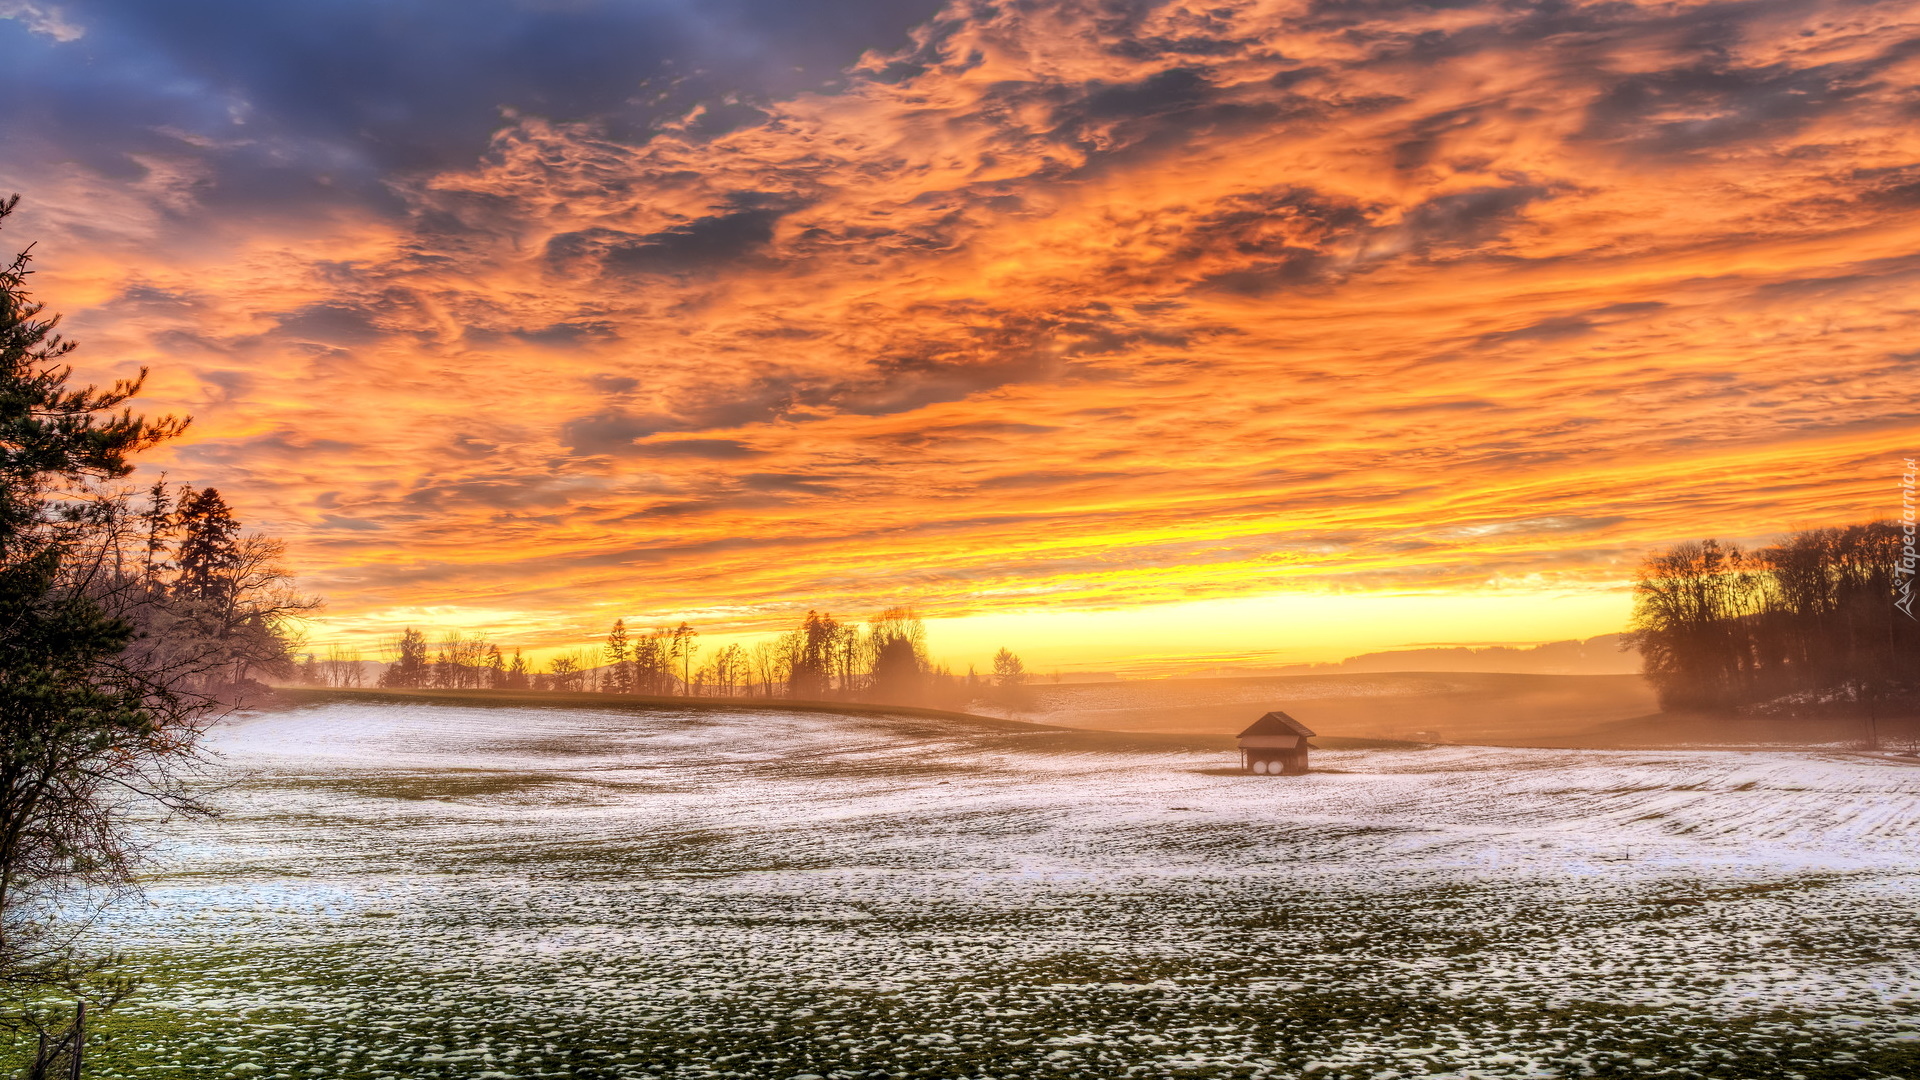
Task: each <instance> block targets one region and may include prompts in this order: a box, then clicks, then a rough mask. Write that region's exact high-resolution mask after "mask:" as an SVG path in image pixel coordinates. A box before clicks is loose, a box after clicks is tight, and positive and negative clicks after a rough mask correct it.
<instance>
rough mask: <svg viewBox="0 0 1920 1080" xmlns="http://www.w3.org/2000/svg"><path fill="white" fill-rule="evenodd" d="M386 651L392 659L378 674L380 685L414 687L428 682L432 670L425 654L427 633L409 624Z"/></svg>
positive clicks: (398, 687) (403, 687)
mask: <svg viewBox="0 0 1920 1080" xmlns="http://www.w3.org/2000/svg"><path fill="white" fill-rule="evenodd" d="M388 652H389V654H390V655H392V656H393V658H394V659H393V662H392V663H390V664H389V665H388V666H387V670H386V672H385V673H384V674H382V675H381V676H380V685H381V686H388V687H393V688H396V689H414V688H418V687H422V686H426V685H427V684H428V680H429V679H430V678H431V677H432V673H433V672H432V665H431V662H430V661H429V658H428V656H427V635H425V634H423V633H421V632H420V631H418V630H415V629H414V628H413V627H411V626H409V627H407V628H406V630H404V631H402V632H401V634H400V637H399V638H398V639H397V640H395V641H394V642H393V644H392V645H391V646H389V649H388Z"/></svg>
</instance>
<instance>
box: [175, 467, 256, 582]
mask: <svg viewBox="0 0 1920 1080" xmlns="http://www.w3.org/2000/svg"><path fill="white" fill-rule="evenodd" d="M177 518H178V524H179V529H180V533H181V537H180V547H179V551H178V553H177V554H176V555H175V560H176V562H177V563H178V564H179V577H178V579H177V585H176V586H175V587H176V588H178V589H180V590H181V591H183V592H185V593H186V595H188V596H191V597H194V598H196V599H200V600H219V599H223V597H222V596H221V595H220V590H221V589H222V588H223V587H224V586H225V585H227V584H228V583H229V582H231V581H232V580H233V571H234V569H235V568H236V567H238V565H239V563H240V540H239V538H240V523H239V522H238V521H236V520H234V517H233V511H232V510H231V509H230V508H229V507H228V506H227V501H226V500H225V499H223V498H221V497H220V492H218V491H216V490H214V489H213V488H206V489H204V490H202V491H198V492H195V491H193V490H192V489H183V490H182V492H181V499H180V509H179V511H178V514H177Z"/></svg>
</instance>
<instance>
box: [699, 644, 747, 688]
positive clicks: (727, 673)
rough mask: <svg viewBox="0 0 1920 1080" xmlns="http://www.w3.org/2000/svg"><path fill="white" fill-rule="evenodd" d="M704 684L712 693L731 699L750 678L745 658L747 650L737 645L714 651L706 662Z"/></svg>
mask: <svg viewBox="0 0 1920 1080" xmlns="http://www.w3.org/2000/svg"><path fill="white" fill-rule="evenodd" d="M704 670H705V672H706V676H707V677H706V680H705V684H706V685H707V686H709V687H711V688H712V691H713V693H715V694H718V695H720V696H722V697H732V696H734V695H735V694H737V693H739V692H740V689H741V687H742V686H743V685H744V684H745V683H746V682H747V680H748V679H750V678H751V677H752V675H751V667H750V665H749V661H748V658H747V650H745V649H744V648H741V647H740V646H739V645H726V646H723V647H721V648H719V649H716V650H714V653H713V658H712V659H711V660H709V661H707V665H706V668H705V669H704Z"/></svg>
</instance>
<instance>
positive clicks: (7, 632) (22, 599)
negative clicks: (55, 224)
mask: <svg viewBox="0 0 1920 1080" xmlns="http://www.w3.org/2000/svg"><path fill="white" fill-rule="evenodd" d="M18 203H19V196H17V195H16V196H14V197H12V198H10V199H5V200H0V221H4V220H5V219H6V218H7V217H8V216H9V215H11V214H12V213H13V211H14V208H15V206H17V205H18ZM30 251H31V249H29V251H27V252H22V253H21V254H20V255H19V256H17V257H16V258H15V259H14V260H13V261H12V262H11V263H10V264H7V265H5V267H4V268H0V979H3V980H5V981H7V982H10V983H12V984H13V985H14V986H15V987H20V986H23V985H27V984H31V983H32V982H33V981H34V980H35V978H36V976H35V975H34V972H35V971H39V972H43V973H49V972H52V971H54V967H50V966H48V965H56V966H57V963H58V961H59V960H60V956H59V955H58V953H57V952H56V953H48V952H42V951H39V950H40V949H42V948H43V947H45V946H46V943H47V938H46V936H45V934H44V930H45V928H46V926H47V923H46V918H47V917H48V915H47V913H48V912H50V911H53V910H56V909H55V908H54V907H53V906H52V902H53V901H54V900H55V899H56V898H57V897H58V896H59V895H60V894H61V893H62V892H63V891H65V890H66V889H68V888H70V887H72V886H76V885H85V884H99V885H115V884H120V883H123V882H124V881H125V880H126V873H127V869H128V860H129V851H130V848H129V845H128V841H127V839H126V833H125V825H124V822H125V815H126V814H127V813H128V812H129V810H131V809H132V808H133V806H134V805H135V801H134V799H130V798H129V796H134V797H136V798H137V797H139V796H147V797H150V798H158V799H159V800H160V801H161V802H163V803H167V804H170V805H174V806H182V805H190V803H189V802H188V801H187V800H186V798H185V796H184V795H183V794H182V793H181V789H180V787H179V786H178V784H179V782H178V780H177V775H178V773H177V770H175V769H170V768H169V767H168V766H169V765H170V764H177V763H178V762H180V761H181V760H183V759H187V758H191V757H192V756H193V753H194V750H193V747H194V742H195V737H196V734H197V730H198V729H197V727H196V725H195V709H194V708H193V707H191V706H189V705H185V704H183V703H182V702H181V701H180V700H179V699H177V698H176V697H174V696H173V694H172V693H171V692H170V691H169V690H168V688H167V686H166V685H165V684H164V683H163V682H158V681H156V678H155V677H154V676H153V675H152V673H150V672H145V671H142V670H138V669H137V667H135V666H132V665H129V664H127V663H125V662H123V661H122V660H121V659H120V657H121V653H122V652H123V650H124V649H125V648H126V646H127V644H128V642H129V641H130V640H131V638H132V627H131V626H130V624H129V623H127V622H126V621H124V620H122V619H119V618H115V617H113V616H110V615H109V614H108V613H107V612H106V611H104V610H103V609H102V608H101V606H100V604H99V603H98V602H97V601H96V600H95V599H94V598H92V597H91V596H89V595H88V594H87V592H86V591H85V589H84V587H83V586H82V584H81V580H82V579H81V577H80V576H79V575H77V574H76V573H75V572H73V568H72V566H71V565H70V563H71V562H73V561H74V558H75V555H76V548H77V546H78V544H79V542H80V539H81V538H82V537H84V535H85V530H86V528H87V527H88V526H89V524H91V523H92V520H93V519H89V518H88V517H87V516H86V515H85V513H84V512H76V511H79V510H82V509H83V506H82V504H80V503H78V502H76V501H75V499H74V498H73V497H76V496H83V495H85V494H86V493H88V492H89V491H90V490H91V489H92V486H93V485H95V484H97V483H98V482H100V481H103V480H114V479H119V478H121V477H124V476H126V475H127V474H128V473H129V472H130V471H131V470H132V464H131V460H130V459H131V458H132V456H133V455H134V454H136V453H138V452H140V451H141V450H144V449H146V448H148V447H150V446H152V445H154V444H156V443H158V442H161V441H163V440H165V439H168V438H171V437H173V436H175V435H177V434H179V433H180V432H181V431H182V430H184V429H185V427H186V421H184V420H175V419H172V418H167V419H163V420H158V421H149V420H146V419H144V418H142V417H138V416H135V415H133V413H132V412H131V411H130V410H129V409H127V408H125V407H124V406H125V403H126V402H127V400H128V399H130V398H132V397H133V396H134V395H135V394H137V393H138V392H139V390H140V385H141V382H142V380H144V378H145V377H146V372H145V371H144V370H142V371H141V373H140V375H139V376H138V377H136V378H133V379H123V380H121V381H119V382H117V383H115V384H114V385H113V386H112V387H111V388H109V389H107V390H101V389H98V388H96V387H92V386H87V387H81V388H74V387H70V386H68V385H67V380H68V378H69V377H70V376H71V374H72V369H71V368H70V367H69V366H67V365H66V364H65V363H63V362H62V361H63V358H64V357H65V356H67V355H68V354H69V353H70V352H72V350H73V348H74V345H73V343H72V342H69V341H64V340H62V339H61V337H60V336H59V334H57V333H56V332H55V328H56V326H57V325H58V323H59V317H58V316H47V317H43V313H44V311H45V307H44V305H42V304H40V303H38V302H36V301H34V300H33V299H32V297H31V296H30V295H29V294H28V292H27V288H26V284H27V277H28V275H29V273H30V272H29V271H28V269H27V266H28V262H29V259H30ZM47 977H48V978H49V979H51V978H52V976H51V975H48V976H47Z"/></svg>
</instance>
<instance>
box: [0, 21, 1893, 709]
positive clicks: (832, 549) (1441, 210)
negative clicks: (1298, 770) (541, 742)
mask: <svg viewBox="0 0 1920 1080" xmlns="http://www.w3.org/2000/svg"><path fill="white" fill-rule="evenodd" d="M1916 87H1920V3H1858V4H1847V3H1822V2H1814V0H1809V2H1797V3H1778V2H1774V3H1738V2H1731V3H1658V4H1654V3H1643V4H1638V5H1636V4H1633V3H1626V2H1605V3H1592V4H1580V3H1552V2H1545V3H1538V4H1524V3H1518V2H1508V3H1470V2H1454V0H1448V2H1444V3H1436V4H1430V5H1420V4H1406V3H1398V2H1386V0H1325V2H1279V3H1267V2H1245V3H1242V2H1226V0H1217V2H1208V3H1204V4H1202V3H1179V2H1174V3H1146V2H1141V3H1120V2H1105V3H1081V2H1060V3H1042V2H1029V3H989V2H973V3H953V4H947V5H944V6H943V5H936V4H931V3H916V2H900V0H702V2H699V3H692V2H685V3H683V2H678V0H651V2H626V3H618V2H612V0H520V2H515V0H444V2H439V0H420V2H415V3H403V4H400V3H391V2H384V0H334V2H325V0H290V2H286V3H278V2H276V3H254V2H244V0H178V2H175V3H168V4H158V3H154V2H152V0H97V2H96V0H82V2H76V3H66V4H58V5H56V4H50V3H42V2H39V0H0V95H3V98H0V100H4V101H5V103H6V105H5V108H4V110H3V112H0V151H3V152H0V194H3V193H4V192H6V191H19V192H21V193H22V194H23V197H24V198H23V203H22V208H21V212H20V213H19V215H18V216H17V217H16V218H15V219H14V220H13V222H11V223H10V225H9V228H8V232H7V235H6V236H5V237H4V239H5V240H6V241H7V242H9V243H12V244H14V245H16V246H17V245H20V244H24V243H26V242H27V241H29V240H32V241H37V242H38V243H39V247H38V249H37V253H38V261H37V263H36V265H37V266H38V268H39V270H40V273H39V274H38V275H37V276H36V277H35V278H34V279H33V282H34V289H35V291H36V292H37V294H38V295H40V296H41V297H42V298H44V299H46V300H48V301H49V302H50V303H51V305H52V306H53V307H54V308H56V309H58V310H62V311H64V312H65V314H66V323H65V327H66V329H67V330H68V331H69V332H70V334H71V336H73V337H75V338H77V339H79V340H80V342H81V344H82V349H81V352H80V353H79V354H77V357H76V358H77V359H78V360H80V361H81V364H80V367H81V373H82V374H83V375H84V376H85V377H87V378H93V379H106V378H110V377H113V376H115V375H118V374H124V373H126V372H128V371H129V370H130V369H133V368H136V367H138V366H141V365H147V366H149V367H151V368H152V369H153V375H152V379H151V382H150V384H149V393H148V394H147V395H146V399H145V400H146V406H145V407H146V409H147V410H148V411H149V412H176V413H191V414H192V415H193V417H194V423H193V427H192V430H191V431H190V433H189V434H188V436H187V437H186V438H184V439H183V440H181V441H180V442H178V443H177V444H175V445H173V446H171V447H169V448H167V449H165V450H163V451H160V452H157V453H155V454H153V455H151V456H150V458H149V460H148V463H147V465H145V466H143V468H142V470H141V472H140V473H139V474H138V475H137V476H136V477H135V479H136V480H137V481H144V480H147V479H150V478H151V477H152V476H153V475H154V474H155V473H156V472H157V471H158V470H159V469H164V470H165V471H166V472H167V475H168V477H169V478H170V479H172V480H179V481H187V482H191V483H193V484H195V485H196V486H200V485H206V484H212V485H215V486H217V487H219V488H220V489H221V490H222V492H224V493H226V494H227V496H228V498H229V501H231V502H232V503H233V504H234V505H235V506H236V509H237V511H238V513H239V514H240V516H241V517H242V518H243V519H244V520H245V521H246V522H247V523H248V524H249V525H250V526H253V527H257V528H260V529H262V530H265V531H267V532H270V533H273V534H276V535H279V536H282V537H284V538H285V539H286V540H287V541H288V543H289V546H290V557H291V561H292V563H293V565H294V566H295V567H296V568H297V570H298V571H299V572H300V575H301V580H302V583H303V584H304V586H305V587H307V588H309V589H311V590H313V591H315V592H317V593H320V594H322V595H324V596H325V597H326V599H327V603H328V607H327V610H326V612H325V615H324V616H323V617H322V618H321V619H319V620H318V621H317V622H316V623H315V624H314V626H313V627H312V630H311V636H312V638H313V640H314V641H316V642H319V643H324V642H327V641H336V640H337V641H354V642H359V643H362V644H365V645H368V646H369V647H371V645H372V644H373V643H374V642H376V641H377V640H379V639H381V638H384V637H386V636H388V635H390V634H392V633H394V632H395V631H397V630H398V629H399V628H400V627H401V626H403V625H408V624H411V625H418V626H431V627H437V628H453V627H461V628H466V629H471V630H475V631H481V632H485V633H487V634H489V635H491V636H492V637H493V638H494V639H495V640H498V641H501V642H502V643H504V644H507V645H509V646H512V645H521V646H526V647H533V648H540V649H552V648H561V647H573V646H577V645H584V644H586V643H588V642H589V641H590V640H591V638H592V637H593V636H594V635H597V634H598V633H600V632H601V631H603V630H604V628H605V627H606V625H607V624H608V623H610V622H611V621H612V620H613V619H614V618H615V617H625V618H626V619H628V620H629V622H637V623H639V624H641V625H652V624H655V623H659V622H666V621H672V622H678V621H680V620H682V619H685V620H687V621H689V622H693V623H695V624H696V625H698V626H701V627H703V628H705V629H706V630H707V631H708V633H709V637H710V639H711V638H713V637H716V636H719V635H722V634H724V633H726V632H750V631H755V630H764V629H767V628H770V627H774V626H776V625H784V624H786V623H788V622H790V621H791V620H792V619H793V618H794V617H795V615H796V614H797V613H798V612H799V611H802V610H804V609H805V608H807V607H809V606H812V607H819V608H824V609H828V610H831V611H833V612H835V613H836V614H848V615H854V616H860V617H864V616H867V615H869V614H871V613H873V612H875V611H877V610H878V609H880V608H882V607H885V606H888V605H892V604H897V603H909V602H910V603H914V604H916V605H918V607H919V608H920V610H921V611H922V612H923V613H925V614H927V615H928V616H931V617H933V620H934V621H933V623H932V634H933V639H934V641H933V644H934V647H935V652H936V654H939V655H941V656H942V657H944V658H945V659H947V660H949V661H950V662H952V663H955V664H956V665H958V666H960V667H962V668H964V666H965V665H966V664H968V663H983V662H984V661H985V658H986V657H987V655H989V654H990V653H991V652H992V650H993V648H994V647H996V646H998V645H1000V644H1006V645H1009V646H1011V647H1013V648H1015V650H1016V651H1019V652H1022V653H1023V654H1024V655H1026V656H1028V658H1029V662H1030V663H1031V664H1032V665H1033V666H1036V667H1041V668H1047V667H1052V666H1061V667H1065V668H1068V669H1100V670H1127V671H1139V672H1148V671H1152V672H1163V673H1164V672H1167V671H1174V670H1179V669H1181V668H1182V667H1183V665H1214V664H1221V663H1256V664H1257V663H1284V662H1295V661H1305V660H1326V659H1337V658H1338V657H1340V656H1344V655H1349V654H1352V653H1355V652H1360V651H1365V650H1369V649H1386V648H1395V647H1401V646H1411V645H1424V644H1432V643H1436V642H1461V643H1476V644H1479V643H1494V642H1500V643H1526V642H1538V641H1546V640H1552V639H1556V638H1566V637H1585V636H1589V635H1593V634H1601V633H1607V632H1611V631H1614V630H1618V629H1620V626H1621V623H1622V621H1623V620H1624V618H1625V616H1626V613H1627V607H1628V594H1627V591H1626V588H1625V586H1626V582H1627V579H1628V577H1629V575H1630V574H1631V571H1632V568H1633V566H1634V564H1635V563H1636V562H1637V560H1638V559H1639V558H1640V557H1641V555H1643V554H1644V553H1645V552H1646V551H1648V550H1649V549H1650V548H1653V547H1657V546H1659V545H1663V544H1667V543H1671V542H1673V541H1675V540H1680V539H1685V538H1690V537H1700V536H1707V535H1712V536H1718V537H1721V538H1723V539H1731V540H1736V541H1740V542H1755V541H1762V540H1765V539H1767V538H1769V537H1771V536H1773V535H1775V534H1778V533H1779V532H1782V531H1784V530H1789V529H1792V528H1797V527H1804V526H1809V525H1823V524H1841V523H1850V522H1857V521H1864V520H1868V519H1872V518H1883V517H1888V516H1891V515H1893V514H1894V513H1896V512H1897V510H1898V507H1899V492H1898V490H1897V487H1896V484H1897V481H1898V477H1899V472H1900V468H1899V466H1900V459H1901V457H1902V456H1903V455H1905V454H1912V453H1914V452H1915V451H1916V450H1920V407H1917V406H1916V402H1920V380H1916V379H1915V378H1914V375H1915V374H1916V371H1917V370H1920V213H1916V211H1920V90H1917V89H1916ZM369 655H371V652H370V653H369Z"/></svg>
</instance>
